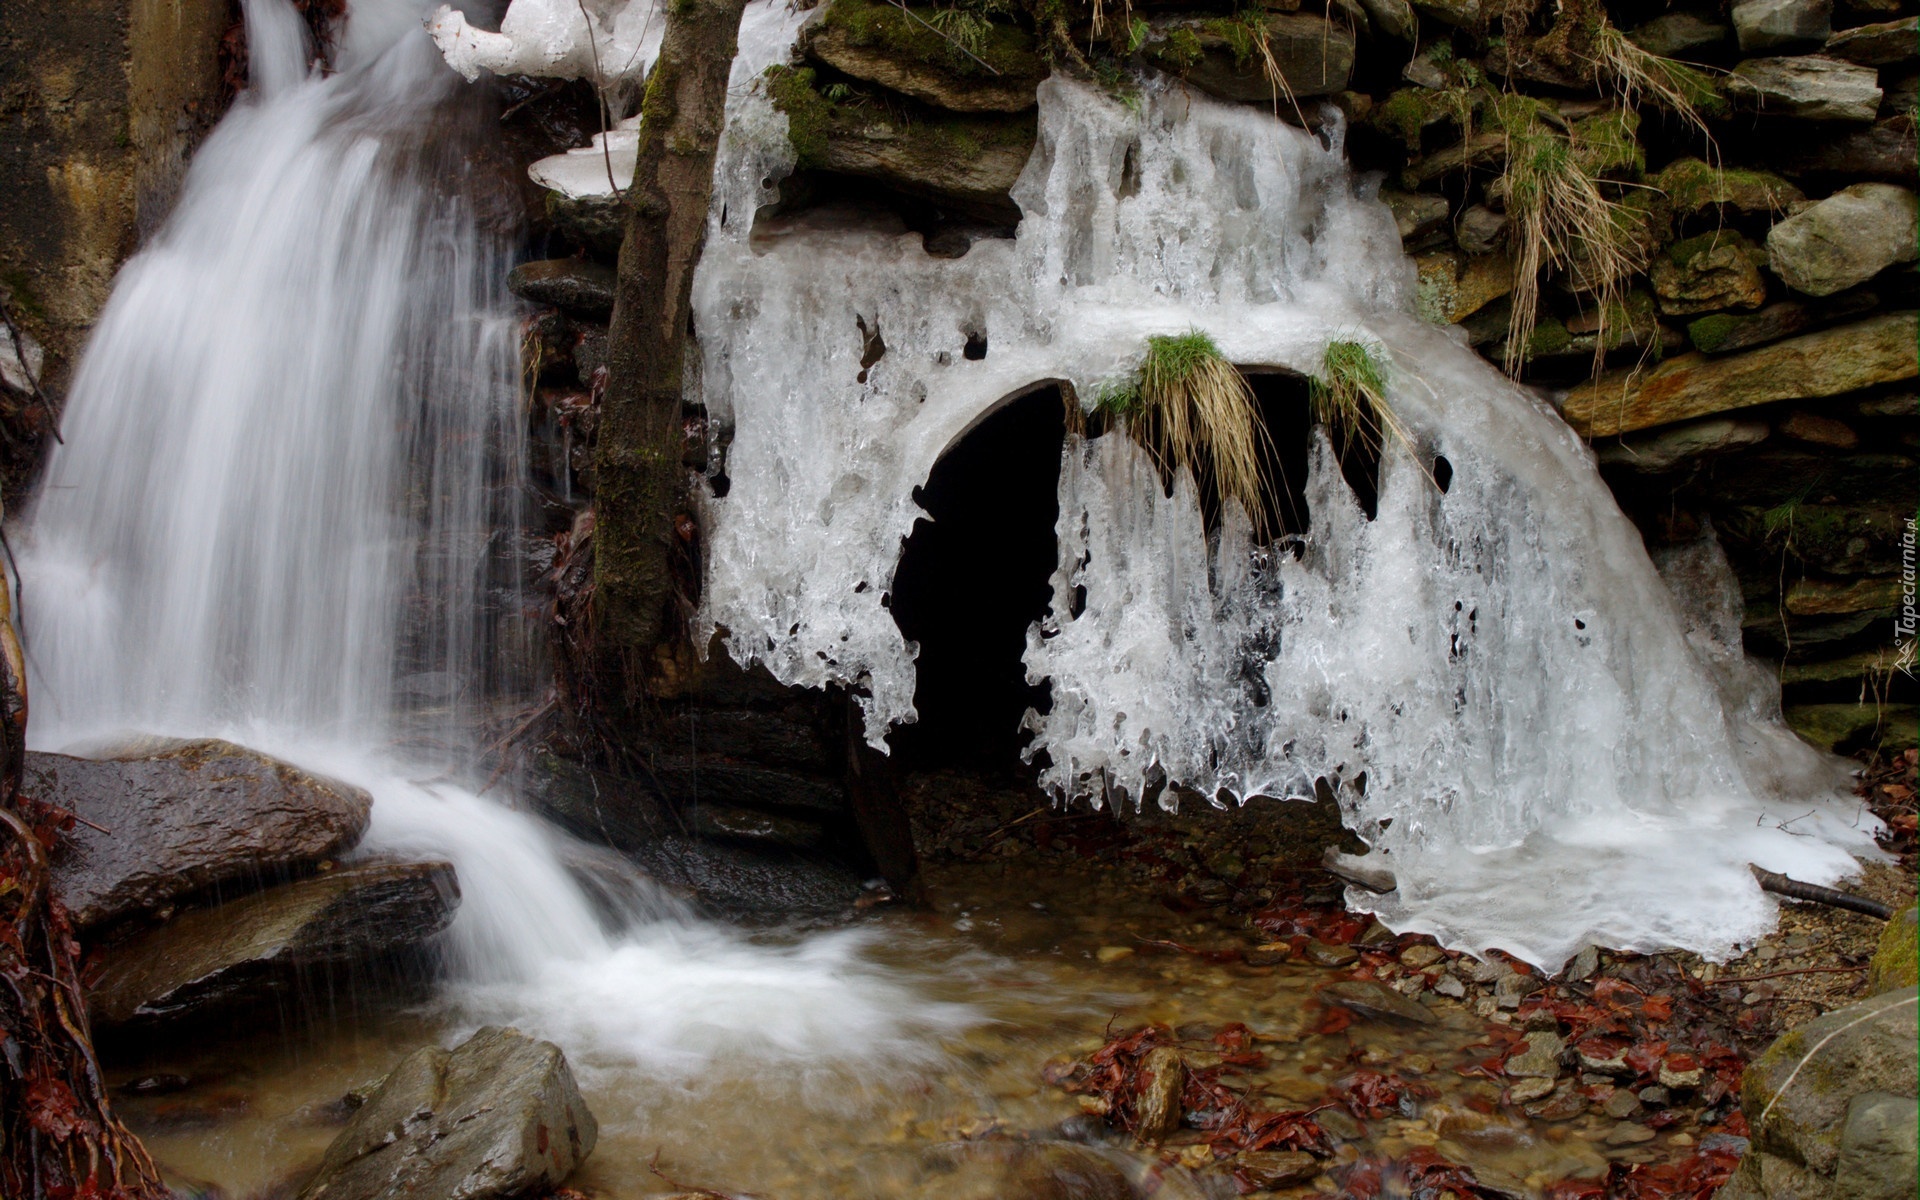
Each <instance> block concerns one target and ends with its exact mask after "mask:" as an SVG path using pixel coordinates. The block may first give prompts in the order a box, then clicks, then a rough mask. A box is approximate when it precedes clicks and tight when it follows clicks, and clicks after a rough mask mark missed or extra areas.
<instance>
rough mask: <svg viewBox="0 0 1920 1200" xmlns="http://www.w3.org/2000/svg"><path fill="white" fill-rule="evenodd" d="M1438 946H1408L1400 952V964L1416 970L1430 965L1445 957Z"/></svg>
mask: <svg viewBox="0 0 1920 1200" xmlns="http://www.w3.org/2000/svg"><path fill="white" fill-rule="evenodd" d="M1445 957H1446V955H1445V954H1442V953H1441V952H1440V948H1439V947H1438V946H1408V947H1407V948H1406V949H1405V950H1402V951H1401V952H1400V965H1402V966H1404V967H1409V968H1411V969H1413V970H1415V971H1418V970H1420V969H1421V968H1422V967H1430V966H1432V965H1433V964H1435V963H1437V962H1439V961H1440V960H1441V959H1443V958H1445Z"/></svg>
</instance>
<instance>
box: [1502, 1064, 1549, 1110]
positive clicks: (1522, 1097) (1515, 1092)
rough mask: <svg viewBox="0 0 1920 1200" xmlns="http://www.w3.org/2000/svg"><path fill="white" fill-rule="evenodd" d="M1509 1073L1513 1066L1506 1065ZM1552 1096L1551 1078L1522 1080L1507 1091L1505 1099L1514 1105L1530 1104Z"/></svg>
mask: <svg viewBox="0 0 1920 1200" xmlns="http://www.w3.org/2000/svg"><path fill="white" fill-rule="evenodd" d="M1507 1066H1508V1070H1509V1073H1511V1070H1512V1066H1513V1064H1511V1063H1509V1064H1507ZM1552 1094H1553V1080H1552V1079H1551V1078H1533V1079H1522V1080H1520V1081H1519V1082H1517V1083H1515V1084H1514V1085H1513V1086H1512V1087H1510V1088H1508V1089H1507V1099H1508V1100H1511V1101H1512V1102H1513V1103H1515V1104H1531V1103H1533V1102H1534V1101H1535V1100H1544V1099H1545V1098H1546V1097H1548V1096H1551V1095H1552Z"/></svg>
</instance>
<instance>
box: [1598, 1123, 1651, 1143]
mask: <svg viewBox="0 0 1920 1200" xmlns="http://www.w3.org/2000/svg"><path fill="white" fill-rule="evenodd" d="M1656 1136H1658V1135H1657V1134H1655V1133H1654V1132H1653V1130H1651V1129H1648V1128H1647V1127H1646V1126H1645V1125H1636V1124H1634V1123H1633V1122H1632V1121H1623V1122H1621V1123H1620V1124H1618V1125H1616V1126H1614V1128H1613V1131H1612V1132H1611V1133H1609V1134H1607V1145H1609V1146H1640V1145H1644V1144H1646V1143H1647V1142H1650V1141H1652V1140H1653V1139H1654V1138H1655V1137H1656Z"/></svg>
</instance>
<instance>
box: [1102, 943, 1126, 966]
mask: <svg viewBox="0 0 1920 1200" xmlns="http://www.w3.org/2000/svg"><path fill="white" fill-rule="evenodd" d="M1093 956H1094V958H1096V959H1098V960H1100V962H1101V963H1103V964H1104V963H1115V962H1119V961H1120V960H1121V959H1123V958H1132V957H1133V947H1132V946H1102V947H1100V948H1099V949H1098V950H1095V951H1094V952H1093Z"/></svg>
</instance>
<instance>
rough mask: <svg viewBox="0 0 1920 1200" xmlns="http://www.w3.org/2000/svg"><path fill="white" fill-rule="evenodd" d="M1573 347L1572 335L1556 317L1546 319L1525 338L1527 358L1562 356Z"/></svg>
mask: <svg viewBox="0 0 1920 1200" xmlns="http://www.w3.org/2000/svg"><path fill="white" fill-rule="evenodd" d="M1572 345H1573V334H1571V333H1569V332H1567V326H1566V323H1565V322H1564V321H1561V320H1560V319H1559V318H1558V317H1547V318H1546V319H1544V320H1542V321H1541V322H1540V323H1539V324H1538V325H1535V326H1534V327H1533V334H1532V336H1530V337H1529V338H1527V357H1528V358H1551V357H1553V356H1554V355H1556V354H1564V353H1566V351H1567V350H1568V348H1570V347H1571V346H1572Z"/></svg>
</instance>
